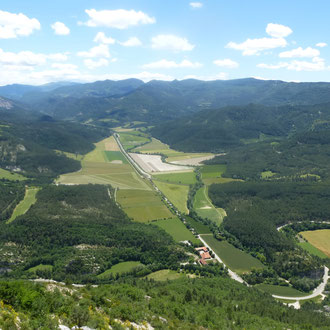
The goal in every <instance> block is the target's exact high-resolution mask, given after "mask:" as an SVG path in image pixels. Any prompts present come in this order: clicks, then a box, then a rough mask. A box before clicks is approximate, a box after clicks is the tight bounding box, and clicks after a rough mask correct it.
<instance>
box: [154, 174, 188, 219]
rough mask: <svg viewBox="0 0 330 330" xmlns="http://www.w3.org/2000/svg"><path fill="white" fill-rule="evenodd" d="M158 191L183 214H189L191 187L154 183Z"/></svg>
mask: <svg viewBox="0 0 330 330" xmlns="http://www.w3.org/2000/svg"><path fill="white" fill-rule="evenodd" d="M154 183H155V184H156V186H157V187H158V189H159V190H160V191H161V192H162V193H163V194H164V195H165V196H166V197H167V199H168V200H169V201H170V202H171V203H172V204H173V205H174V206H175V207H176V208H177V209H178V210H179V211H180V212H182V213H186V214H188V213H189V210H188V208H187V200H188V192H189V187H188V186H185V185H179V184H173V183H165V182H161V181H156V180H155V181H154Z"/></svg>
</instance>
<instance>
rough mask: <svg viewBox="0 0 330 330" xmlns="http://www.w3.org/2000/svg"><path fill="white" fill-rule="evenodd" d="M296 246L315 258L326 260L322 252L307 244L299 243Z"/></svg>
mask: <svg viewBox="0 0 330 330" xmlns="http://www.w3.org/2000/svg"><path fill="white" fill-rule="evenodd" d="M298 245H299V246H300V247H301V248H303V249H304V250H306V251H307V252H309V253H310V254H312V255H314V256H317V257H319V258H321V259H325V258H328V257H327V256H326V255H325V254H324V253H323V252H322V251H320V250H319V249H317V248H316V247H315V246H313V245H312V244H310V243H308V242H299V243H298Z"/></svg>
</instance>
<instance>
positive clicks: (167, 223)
mask: <svg viewBox="0 0 330 330" xmlns="http://www.w3.org/2000/svg"><path fill="white" fill-rule="evenodd" d="M152 224H154V225H156V226H158V227H160V228H162V229H164V230H165V231H166V232H167V233H168V234H170V235H171V236H172V237H173V239H174V240H175V241H176V242H181V241H191V242H193V243H196V244H198V243H200V241H199V239H197V238H195V236H194V235H193V234H192V233H191V231H190V230H188V229H187V227H186V226H185V225H184V224H183V222H182V221H181V220H180V219H178V218H177V217H175V218H172V219H167V220H158V221H154V222H152Z"/></svg>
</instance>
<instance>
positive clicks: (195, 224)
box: [185, 216, 212, 234]
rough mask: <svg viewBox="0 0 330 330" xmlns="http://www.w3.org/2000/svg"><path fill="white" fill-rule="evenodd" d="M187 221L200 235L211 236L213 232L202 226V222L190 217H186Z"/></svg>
mask: <svg viewBox="0 0 330 330" xmlns="http://www.w3.org/2000/svg"><path fill="white" fill-rule="evenodd" d="M185 219H186V221H187V223H189V225H190V226H191V227H192V228H194V229H195V230H196V231H197V233H198V234H211V233H212V232H211V230H210V228H209V227H208V226H206V225H204V224H202V223H201V222H198V221H196V220H194V219H193V218H191V217H189V216H185Z"/></svg>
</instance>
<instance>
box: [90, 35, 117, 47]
mask: <svg viewBox="0 0 330 330" xmlns="http://www.w3.org/2000/svg"><path fill="white" fill-rule="evenodd" d="M94 42H98V43H101V44H107V45H112V44H114V43H115V42H116V40H115V39H113V38H111V37H107V36H106V35H105V34H104V33H103V32H99V33H97V35H96V36H95V38H94Z"/></svg>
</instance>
